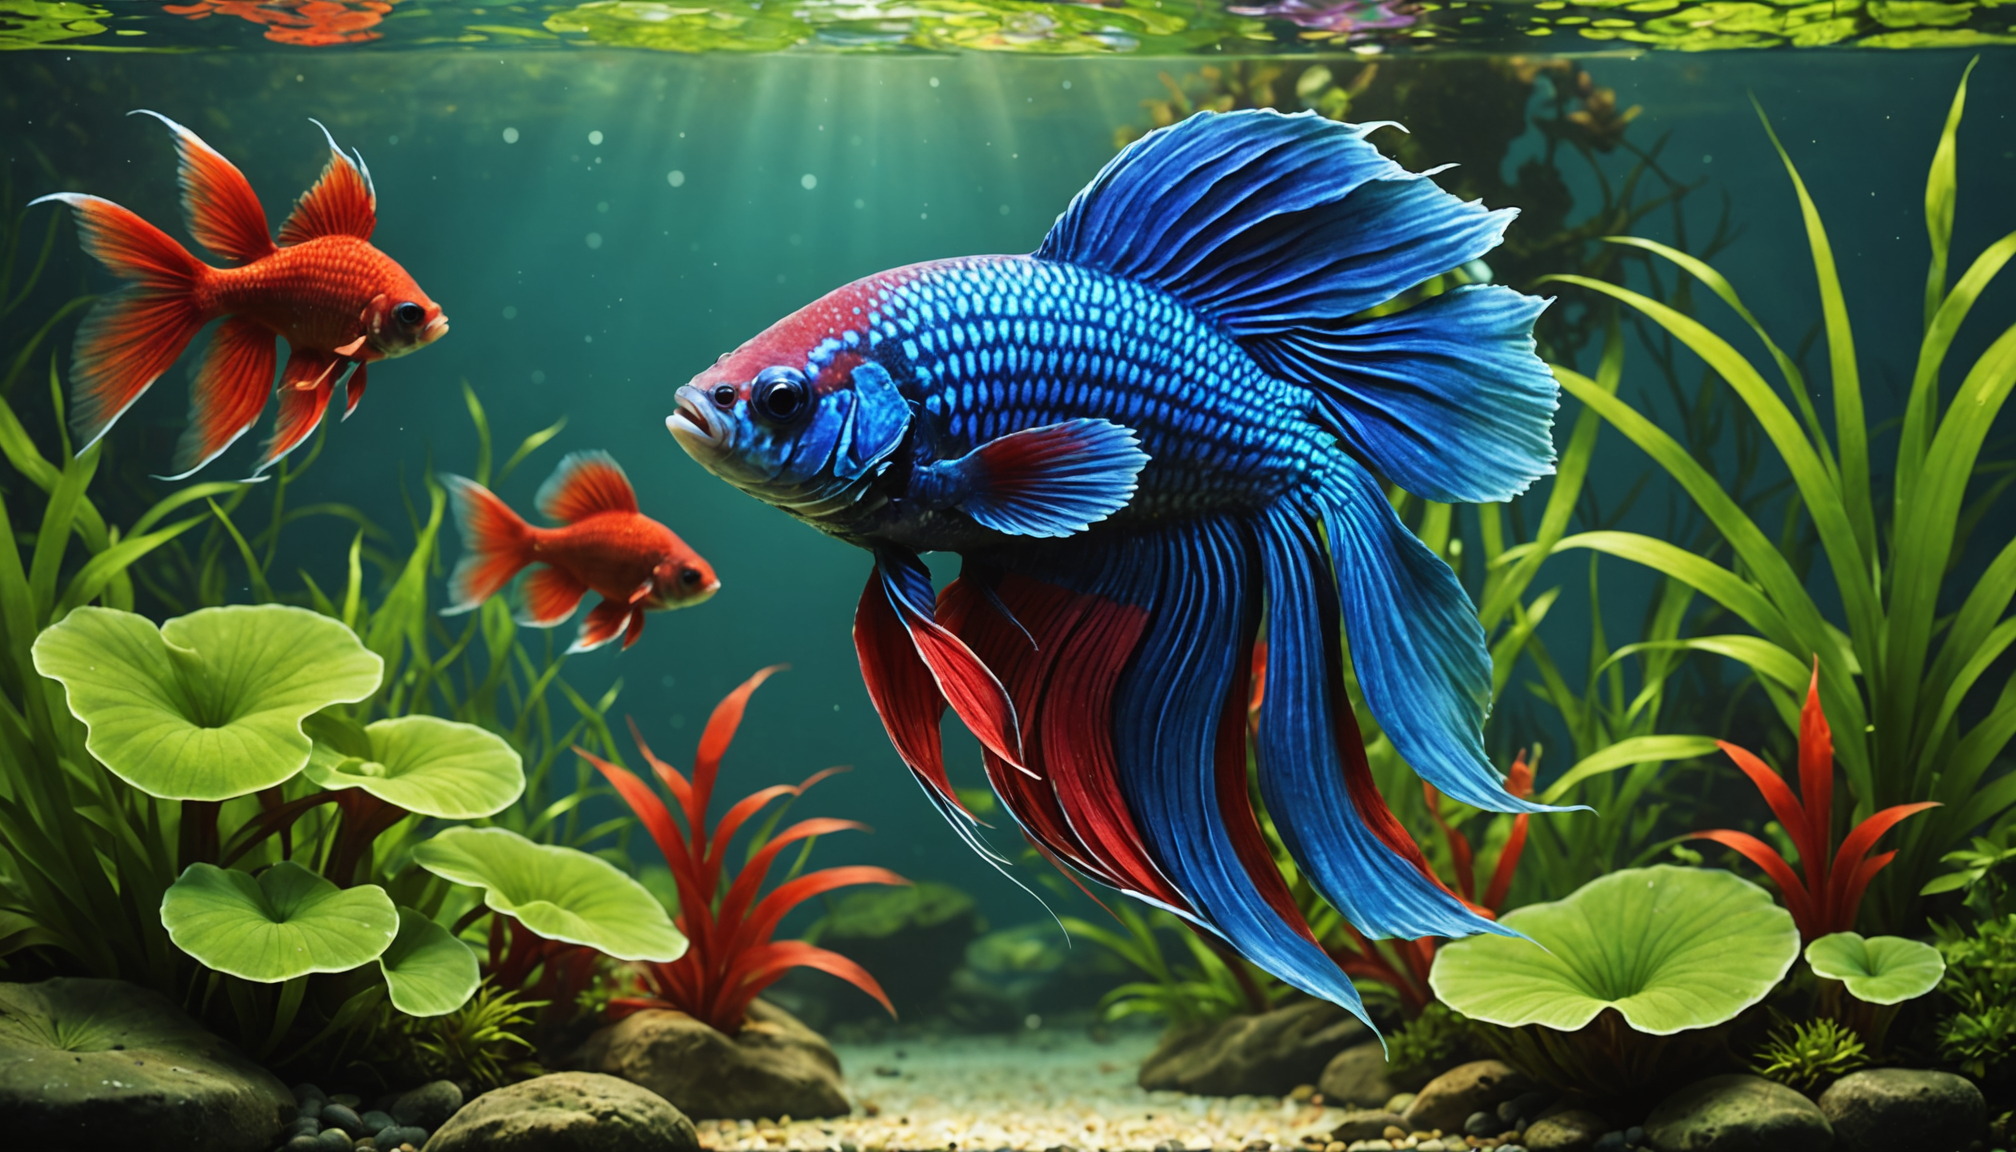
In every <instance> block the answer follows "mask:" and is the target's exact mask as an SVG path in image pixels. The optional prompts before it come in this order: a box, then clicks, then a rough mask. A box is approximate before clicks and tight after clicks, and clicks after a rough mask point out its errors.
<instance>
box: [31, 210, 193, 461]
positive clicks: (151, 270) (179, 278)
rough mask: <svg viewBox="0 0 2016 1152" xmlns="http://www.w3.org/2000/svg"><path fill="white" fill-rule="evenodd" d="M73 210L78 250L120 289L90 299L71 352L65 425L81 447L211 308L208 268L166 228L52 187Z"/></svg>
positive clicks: (176, 352)
mask: <svg viewBox="0 0 2016 1152" xmlns="http://www.w3.org/2000/svg"><path fill="white" fill-rule="evenodd" d="M50 200H54V201H59V202H61V203H64V204H68V205H69V206H70V208H71V210H72V211H74V212H75V213H76V214H77V229H78V233H79V237H80V239H81V240H82V242H83V245H84V250H85V251H86V252H88V253H90V254H91V255H92V256H94V257H96V258H97V260H98V262H99V263H101V264H103V265H105V268H106V270H107V271H109V272H111V273H112V274H113V275H114V276H117V277H119V278H120V279H122V280H130V281H133V283H132V284H131V285H129V286H128V287H126V288H123V289H121V290H119V291H118V292H115V293H113V294H112V295H110V296H107V297H106V298H104V299H103V300H100V301H98V303H96V304H94V305H92V306H91V311H90V312H88V313H86V314H85V316H84V322H83V323H82V324H80V325H78V326H77V340H76V344H75V346H74V350H73V351H72V353H71V367H70V428H71V432H72V434H73V436H74V438H75V441H76V444H77V451H79V452H82V451H83V450H84V449H86V448H89V447H90V446H91V445H92V444H95V443H97V441H98V438H99V437H101V436H103V435H104V434H105V433H106V431H107V430H108V429H110V428H111V427H112V424H113V422H114V421H116V420H118V419H119V417H120V415H121V414H123V413H124V412H125V411H126V409H128V408H130V407H132V406H133V402H134V401H136V400H138V399H140V397H141V395H142V394H143V393H145V392H146V391H147V388H148V386H149V385H151V384H153V383H154V381H155V380H157V379H159V378H160V376H161V374H162V373H163V372H166V371H167V370H168V367H169V365H171V364H173V363H175V361H176V360H177V359H178V358H179V357H180V356H181V355H182V352H183V350H184V349H186V348H188V347H189V341H190V340H192V339H194V338H195V336H196V333H197V332H198V331H200V330H201V329H202V327H203V325H204V324H205V323H207V322H208V321H209V320H210V318H211V317H210V314H209V313H207V312H205V311H204V310H203V309H202V307H201V306H200V305H199V304H198V303H197V288H198V287H199V286H200V285H201V284H202V282H203V278H204V277H205V276H206V275H207V274H208V273H209V272H210V269H209V268H208V267H207V266H206V265H204V263H203V262H202V261H200V260H198V259H196V257H194V256H192V255H190V254H189V250H188V249H186V248H184V247H182V245H180V244H178V243H176V242H175V240H174V238H173V237H171V236H169V235H168V234H167V233H165V232H163V231H161V230H160V229H159V228H156V227H154V226H153V225H152V224H149V223H148V222H147V221H145V220H142V219H141V218H140V217H139V216H137V215H135V214H134V213H133V212H131V211H129V210H127V209H125V208H121V207H120V206H119V205H117V204H114V203H113V202H111V201H110V200H105V199H101V198H99V197H97V196H86V195H83V194H81V193H77V192H57V193H54V194H52V195H49V196H43V197H41V198H39V199H37V200H34V201H32V203H34V204H40V203H43V202H44V201H50Z"/></svg>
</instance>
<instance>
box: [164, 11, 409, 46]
mask: <svg viewBox="0 0 2016 1152" xmlns="http://www.w3.org/2000/svg"><path fill="white" fill-rule="evenodd" d="M395 2H396V0H195V2H194V3H190V4H166V5H163V6H162V7H163V10H165V11H166V12H168V13H169V14H170V15H173V16H186V17H188V18H189V19H191V20H202V19H205V18H206V17H210V16H235V17H237V18H238V19H240V20H245V21H248V22H250V23H253V24H258V25H260V26H262V27H264V28H265V29H266V32H265V36H266V39H268V40H272V41H275V42H277V43H281V44H299V45H303V46H306V47H310V48H319V47H323V46H325V45H330V44H361V43H363V42H364V41H367V40H376V39H378V37H379V36H380V35H382V33H378V32H373V31H371V29H373V28H376V27H377V26H378V23H379V22H380V21H382V20H384V19H385V14H386V13H388V12H390V11H392V5H393V4H394V3H395Z"/></svg>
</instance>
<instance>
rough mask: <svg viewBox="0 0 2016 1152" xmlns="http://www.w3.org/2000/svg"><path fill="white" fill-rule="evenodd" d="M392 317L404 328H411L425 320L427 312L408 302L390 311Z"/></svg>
mask: <svg viewBox="0 0 2016 1152" xmlns="http://www.w3.org/2000/svg"><path fill="white" fill-rule="evenodd" d="M392 317H393V319H395V320H397V321H399V323H401V324H404V325H405V326H406V327H408V328H413V327H416V326H418V325H419V323H420V322H421V321H422V320H425V319H426V318H427V310H426V309H425V308H422V307H420V305H418V304H415V303H413V302H412V301H411V300H408V301H406V302H405V303H404V304H401V305H399V306H398V307H397V308H394V309H392Z"/></svg>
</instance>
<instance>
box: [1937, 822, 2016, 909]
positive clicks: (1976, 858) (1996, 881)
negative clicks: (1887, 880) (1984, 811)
mask: <svg viewBox="0 0 2016 1152" xmlns="http://www.w3.org/2000/svg"><path fill="white" fill-rule="evenodd" d="M1997 824H1998V827H1997V829H1996V830H1995V831H1994V832H1993V833H1991V835H1989V836H1976V837H1974V838H1973V839H1972V840H1970V841H1969V842H1968V846H1967V847H1965V848H1961V849H1957V850H1955V851H1952V852H1948V853H1947V854H1946V855H1944V856H1941V857H1940V858H1939V862H1940V863H1941V864H1944V865H1947V866H1948V867H1950V868H1952V869H1953V871H1951V872H1948V873H1946V874H1945V875H1944V876H1934V877H1933V878H1932V879H1930V880H1928V881H1926V882H1925V886H1924V887H1923V888H1920V889H1919V890H1918V894H1919V895H1920V896H1937V895H1939V894H1940V893H1942V892H1959V893H1961V894H1962V900H1961V902H1962V903H1963V904H1964V905H1965V906H1966V908H1967V910H1968V911H1970V912H1972V913H1973V914H1974V916H1975V918H1976V919H1979V920H1998V919H2000V918H2001V917H2002V915H2003V913H2004V912H2005V911H2006V909H2005V907H2004V905H2005V903H2006V901H2007V900H2008V897H2009V883H2008V881H2006V880H2004V879H2003V869H2004V867H2005V866H2006V865H2008V864H2009V863H2011V862H2012V861H2016V845H2008V844H2004V843H2000V842H1998V841H1997V839H1996V837H1997V836H2000V837H2003V838H2005V839H2006V837H2007V835H2008V829H2009V827H2010V821H2009V819H2008V817H2007V816H2005V817H2004V818H2003V819H2002V820H2000V821H1998V822H1997Z"/></svg>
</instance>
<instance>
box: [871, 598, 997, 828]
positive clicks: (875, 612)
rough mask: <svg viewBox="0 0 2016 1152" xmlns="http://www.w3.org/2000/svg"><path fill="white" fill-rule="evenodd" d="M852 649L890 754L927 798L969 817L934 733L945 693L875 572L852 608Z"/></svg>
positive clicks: (943, 706)
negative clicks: (892, 747) (893, 748)
mask: <svg viewBox="0 0 2016 1152" xmlns="http://www.w3.org/2000/svg"><path fill="white" fill-rule="evenodd" d="M854 653H855V655H856V656H857V657H859V659H860V661H861V679H862V680H863V681H864V682H865V683H866V684H867V687H868V698H869V700H870V701H872V702H873V703H874V705H875V711H876V713H877V714H878V715H880V716H881V717H882V727H883V728H884V729H885V730H886V731H887V732H888V733H889V742H890V743H891V744H894V745H895V746H896V754H897V755H898V756H901V757H902V758H903V762H904V763H905V764H907V765H909V766H910V771H911V773H912V774H913V775H915V776H916V777H917V780H918V782H919V783H920V784H922V785H924V790H925V792H926V793H927V794H929V795H930V797H931V799H932V801H933V803H935V804H937V806H938V807H939V808H941V809H944V810H946V811H947V812H948V814H949V813H951V812H958V813H961V814H963V818H964V819H966V820H968V821H972V819H973V817H972V814H971V813H968V812H966V809H965V806H964V805H963V804H961V803H960V802H959V795H958V793H957V792H955V791H953V789H952V781H951V779H950V778H949V777H947V776H946V775H945V750H944V747H943V745H942V744H941V743H940V740H939V735H938V721H939V718H940V717H942V716H943V715H944V714H945V697H944V696H943V695H942V694H940V693H939V691H938V685H937V684H936V683H935V682H933V681H932V679H931V670H930V669H929V668H926V667H925V666H924V660H923V658H922V657H920V656H918V655H917V646H916V645H914V644H912V643H911V642H910V635H909V633H908V632H906V631H905V630H904V628H903V622H902V621H901V620H899V619H897V616H896V610H895V609H894V608H892V607H890V605H889V597H888V594H887V593H885V592H883V590H882V581H881V578H880V577H879V576H874V575H871V576H869V577H868V586H867V587H866V588H864V589H862V590H861V603H860V605H859V606H858V607H856V608H855V610H854Z"/></svg>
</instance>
